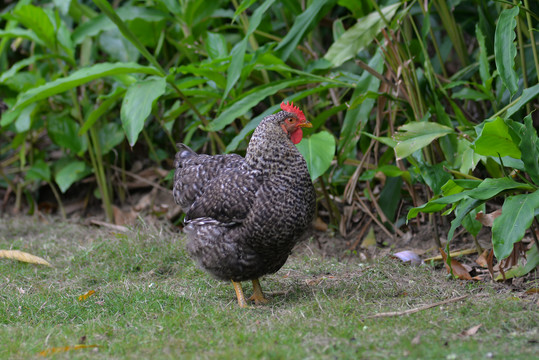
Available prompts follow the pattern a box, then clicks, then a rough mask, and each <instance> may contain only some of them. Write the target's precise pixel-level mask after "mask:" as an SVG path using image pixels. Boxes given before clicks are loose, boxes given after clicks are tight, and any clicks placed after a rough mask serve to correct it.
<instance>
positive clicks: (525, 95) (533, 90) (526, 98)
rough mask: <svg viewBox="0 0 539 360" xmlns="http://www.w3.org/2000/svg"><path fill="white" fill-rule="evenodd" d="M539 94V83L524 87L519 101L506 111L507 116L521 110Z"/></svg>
mask: <svg viewBox="0 0 539 360" xmlns="http://www.w3.org/2000/svg"><path fill="white" fill-rule="evenodd" d="M538 96H539V84H535V85H534V86H532V87H530V88H527V89H524V91H522V96H521V97H520V98H519V99H518V101H517V102H516V103H515V104H514V105H512V106H511V107H510V108H509V109H507V112H506V113H505V116H506V117H510V116H511V115H513V114H514V113H516V112H517V111H519V110H520V109H521V108H522V107H523V106H524V105H526V104H527V103H529V102H530V101H532V100H535V99H537V97H538Z"/></svg>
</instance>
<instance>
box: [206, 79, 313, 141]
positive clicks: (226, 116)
mask: <svg viewBox="0 0 539 360" xmlns="http://www.w3.org/2000/svg"><path fill="white" fill-rule="evenodd" d="M305 83H309V81H308V80H305V79H290V80H281V81H276V82H273V83H270V84H268V85H262V86H259V87H256V88H254V89H253V90H251V91H250V92H249V93H248V94H247V95H246V96H244V97H243V98H241V99H239V100H238V101H236V102H235V103H233V104H232V105H230V106H229V107H228V108H226V109H225V110H224V111H223V112H222V113H221V114H220V115H219V116H218V117H217V119H215V120H214V121H213V122H211V123H210V124H209V126H208V131H218V130H221V129H223V128H224V127H225V126H227V125H228V124H230V123H231V122H232V121H234V119H236V118H237V117H239V116H241V115H244V114H245V113H246V112H247V111H248V110H250V109H251V108H253V107H254V106H255V105H256V104H258V103H259V102H260V101H262V100H264V99H265V98H266V97H268V96H270V95H273V94H275V93H276V92H277V91H280V90H282V89H286V88H288V87H293V86H297V85H300V84H305Z"/></svg>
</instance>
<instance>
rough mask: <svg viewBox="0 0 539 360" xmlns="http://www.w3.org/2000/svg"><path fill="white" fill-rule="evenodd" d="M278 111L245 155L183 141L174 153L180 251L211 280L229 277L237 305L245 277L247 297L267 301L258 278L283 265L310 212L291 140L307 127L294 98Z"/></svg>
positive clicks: (307, 186)
mask: <svg viewBox="0 0 539 360" xmlns="http://www.w3.org/2000/svg"><path fill="white" fill-rule="evenodd" d="M281 109H282V110H283V111H280V112H278V113H276V114H273V115H269V116H266V117H265V118H264V119H263V120H262V121H261V122H260V124H259V125H258V127H257V128H256V130H255V132H254V133H253V136H252V138H251V141H250V142H249V146H248V148H247V153H246V156H245V158H243V157H241V156H239V155H235V154H230V155H215V156H209V155H199V154H196V153H195V152H194V151H193V150H191V149H190V148H189V147H187V146H186V145H184V144H178V148H179V151H178V153H177V154H176V157H175V162H174V166H175V168H176V170H175V173H174V190H173V193H174V199H175V201H176V203H178V204H179V205H180V206H181V207H182V208H183V209H184V211H185V212H186V216H185V228H184V231H185V233H186V234H187V239H188V240H187V251H188V253H189V254H190V256H191V257H192V258H194V259H195V260H196V262H197V263H198V265H199V266H200V267H201V268H202V269H204V270H206V271H207V272H209V273H210V274H211V275H213V276H214V277H215V278H217V279H220V280H227V281H232V283H233V285H234V289H235V291H236V296H237V298H238V304H239V305H240V307H247V301H246V300H245V297H244V295H243V290H242V288H241V283H240V282H241V281H246V280H252V283H253V296H251V297H250V298H249V299H248V300H251V301H255V303H257V304H260V303H266V302H267V300H266V298H265V297H264V294H263V292H262V289H261V287H260V283H259V281H258V278H259V277H261V276H263V275H265V274H271V273H274V272H276V271H277V270H279V269H280V268H281V267H282V266H283V265H284V263H285V262H286V260H287V258H288V255H289V254H290V252H291V251H292V248H293V247H294V245H295V244H296V243H297V242H298V241H299V240H300V238H301V236H302V235H303V234H304V233H305V231H306V230H307V229H308V228H309V226H310V224H311V222H312V219H313V216H314V210H315V192H314V187H313V184H312V182H311V178H310V176H309V172H308V170H307V164H306V162H305V159H304V158H303V156H302V155H301V154H300V152H299V151H298V150H297V149H296V147H295V146H294V144H297V143H299V142H300V141H301V139H302V136H303V133H302V128H303V127H311V126H312V125H311V123H310V122H308V121H307V120H306V118H305V115H304V114H303V112H302V111H301V110H300V109H299V108H297V107H295V106H294V105H293V104H288V103H286V104H285V103H282V104H281Z"/></svg>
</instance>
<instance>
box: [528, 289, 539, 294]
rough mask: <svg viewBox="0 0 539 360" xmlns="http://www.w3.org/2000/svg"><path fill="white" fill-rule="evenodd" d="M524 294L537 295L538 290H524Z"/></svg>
mask: <svg viewBox="0 0 539 360" xmlns="http://www.w3.org/2000/svg"><path fill="white" fill-rule="evenodd" d="M526 294H539V288H531V289H528V290H526Z"/></svg>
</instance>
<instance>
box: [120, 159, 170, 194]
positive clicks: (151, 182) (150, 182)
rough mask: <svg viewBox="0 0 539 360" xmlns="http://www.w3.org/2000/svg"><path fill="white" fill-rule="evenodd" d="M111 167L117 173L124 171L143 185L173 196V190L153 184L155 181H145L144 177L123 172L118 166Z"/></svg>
mask: <svg viewBox="0 0 539 360" xmlns="http://www.w3.org/2000/svg"><path fill="white" fill-rule="evenodd" d="M110 167H111V168H112V169H114V170H116V171H123V172H124V173H125V174H126V175H129V176H131V177H132V178H133V179H135V180H138V181H140V182H143V183H145V184H148V185H151V186H153V187H154V188H157V189H159V190H161V191H163V192H166V193H167V194H172V190H170V189H167V188H166V187H163V186H161V185H159V184H157V183H156V182H153V181H150V180H148V179H145V178H143V177H142V176H140V175H137V174H135V173H133V172H131V171H128V170H123V169H122V168H119V167H118V166H116V165H110Z"/></svg>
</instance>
